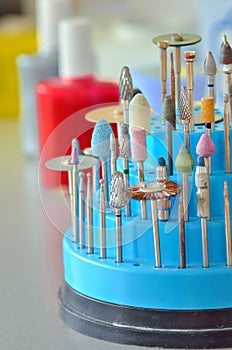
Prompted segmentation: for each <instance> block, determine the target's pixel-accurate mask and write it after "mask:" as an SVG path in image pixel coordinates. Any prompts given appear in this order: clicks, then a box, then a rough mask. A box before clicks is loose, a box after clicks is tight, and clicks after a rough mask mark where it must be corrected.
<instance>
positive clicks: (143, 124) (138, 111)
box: [129, 94, 151, 134]
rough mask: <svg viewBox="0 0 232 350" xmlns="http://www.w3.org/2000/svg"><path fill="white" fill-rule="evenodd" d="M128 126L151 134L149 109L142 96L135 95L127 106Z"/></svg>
mask: <svg viewBox="0 0 232 350" xmlns="http://www.w3.org/2000/svg"><path fill="white" fill-rule="evenodd" d="M129 118H130V126H134V127H138V128H144V129H145V130H146V132H147V133H148V134H149V133H150V132H151V107H150V105H149V103H148V101H147V99H146V98H145V96H144V95H143V94H136V95H135V96H134V97H133V98H132V99H131V101H130V105H129Z"/></svg>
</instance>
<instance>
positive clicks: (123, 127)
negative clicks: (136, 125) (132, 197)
mask: <svg viewBox="0 0 232 350" xmlns="http://www.w3.org/2000/svg"><path fill="white" fill-rule="evenodd" d="M119 155H120V157H121V158H122V161H123V177H124V186H125V191H127V188H128V184H129V161H128V160H129V158H130V156H131V149H130V140H129V133H128V125H127V124H125V123H121V124H120V135H119ZM125 209H126V216H127V217H128V216H131V206H130V201H128V203H127V204H126V208H125Z"/></svg>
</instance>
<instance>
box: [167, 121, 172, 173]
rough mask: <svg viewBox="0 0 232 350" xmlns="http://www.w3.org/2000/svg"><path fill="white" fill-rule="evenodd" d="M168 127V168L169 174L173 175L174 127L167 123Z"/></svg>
mask: <svg viewBox="0 0 232 350" xmlns="http://www.w3.org/2000/svg"><path fill="white" fill-rule="evenodd" d="M166 124H167V125H166V127H167V129H166V130H167V149H168V167H169V174H170V175H173V158H172V125H171V123H169V122H167V123H166Z"/></svg>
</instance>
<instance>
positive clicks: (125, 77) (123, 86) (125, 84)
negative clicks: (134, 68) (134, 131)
mask: <svg viewBox="0 0 232 350" xmlns="http://www.w3.org/2000/svg"><path fill="white" fill-rule="evenodd" d="M119 94H120V100H121V103H122V104H123V115H124V123H126V124H129V102H130V100H131V98H132V96H133V84H132V78H131V74H130V70H129V68H128V67H127V66H124V67H122V70H121V74H120V79H119Z"/></svg>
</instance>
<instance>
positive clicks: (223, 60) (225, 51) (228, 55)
mask: <svg viewBox="0 0 232 350" xmlns="http://www.w3.org/2000/svg"><path fill="white" fill-rule="evenodd" d="M219 62H220V64H222V65H223V73H224V74H225V76H226V81H227V94H228V97H229V105H230V120H231V119H232V79H231V73H232V67H231V64H232V49H231V46H230V44H229V43H228V41H227V37H226V35H223V37H222V43H221V47H220V56H219Z"/></svg>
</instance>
